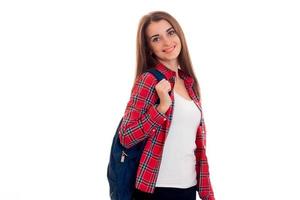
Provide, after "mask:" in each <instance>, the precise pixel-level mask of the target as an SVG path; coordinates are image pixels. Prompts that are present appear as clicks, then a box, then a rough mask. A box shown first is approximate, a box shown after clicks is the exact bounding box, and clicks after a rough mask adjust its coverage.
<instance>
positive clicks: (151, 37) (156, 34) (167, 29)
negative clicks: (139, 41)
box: [149, 27, 173, 40]
mask: <svg viewBox="0 0 300 200" xmlns="http://www.w3.org/2000/svg"><path fill="white" fill-rule="evenodd" d="M172 29H173V27H170V28H168V29H167V30H166V32H169V31H170V30H172ZM157 36H159V34H155V35H152V36H151V37H150V38H149V40H151V38H153V37H157Z"/></svg>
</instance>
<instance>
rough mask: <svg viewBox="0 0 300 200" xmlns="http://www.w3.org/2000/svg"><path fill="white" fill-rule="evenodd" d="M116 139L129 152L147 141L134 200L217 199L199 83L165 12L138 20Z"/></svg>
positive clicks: (175, 24) (178, 29)
mask: <svg viewBox="0 0 300 200" xmlns="http://www.w3.org/2000/svg"><path fill="white" fill-rule="evenodd" d="M153 67H154V68H156V69H157V70H159V71H160V72H161V73H163V74H164V76H165V77H166V78H165V79H163V80H161V81H160V82H157V80H156V78H155V77H154V76H153V75H152V74H151V73H148V72H145V71H146V70H147V69H149V68H153ZM144 72H145V73H144ZM169 92H170V94H169ZM158 98H159V100H160V103H159V104H156V101H157V99H158ZM119 137H120V141H121V143H122V145H124V146H125V147H127V148H129V147H131V146H133V145H135V144H137V143H139V142H141V141H143V140H147V142H146V146H145V148H144V151H143V154H142V156H141V160H140V163H139V166H138V171H137V176H136V182H135V188H136V189H135V193H134V199H135V200H177V199H178V200H195V199H196V191H198V193H199V196H200V198H201V199H202V200H214V199H215V198H214V193H213V189H212V186H211V183H210V178H209V168H208V162H207V158H206V150H205V148H206V147H205V144H206V130H205V124H204V119H203V113H202V109H201V101H200V89H199V84H198V81H197V78H196V76H195V74H194V71H193V68H192V64H191V60H190V57H189V52H188V48H187V44H186V41H185V37H184V34H183V31H182V29H181V27H180V25H179V24H178V22H177V21H176V20H175V19H174V17H172V16H171V15H170V14H168V13H166V12H161V11H156V12H151V13H149V14H147V15H145V16H143V17H142V19H141V20H140V23H139V27H138V32H137V66H136V79H135V81H134V85H133V88H132V90H131V96H130V100H129V102H128V104H127V107H126V110H125V114H124V117H123V121H122V124H121V126H120V129H119Z"/></svg>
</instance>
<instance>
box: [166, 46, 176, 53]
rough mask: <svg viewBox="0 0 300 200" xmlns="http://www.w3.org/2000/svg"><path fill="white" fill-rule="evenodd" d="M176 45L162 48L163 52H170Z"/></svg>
mask: <svg viewBox="0 0 300 200" xmlns="http://www.w3.org/2000/svg"><path fill="white" fill-rule="evenodd" d="M175 47H176V45H174V46H172V47H170V48H167V49H164V50H163V52H165V53H171V52H172V51H173V50H174V49H175Z"/></svg>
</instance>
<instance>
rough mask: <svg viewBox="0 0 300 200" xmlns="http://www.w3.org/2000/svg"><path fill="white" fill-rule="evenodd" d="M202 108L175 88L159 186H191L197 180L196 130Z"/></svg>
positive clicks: (160, 169) (159, 174) (157, 185)
mask: <svg viewBox="0 0 300 200" xmlns="http://www.w3.org/2000/svg"><path fill="white" fill-rule="evenodd" d="M200 120H201V112H200V110H199V108H198V107H197V106H196V104H195V103H194V101H193V100H188V99H186V98H184V97H183V96H181V95H180V94H178V93H176V91H175V90H174V110H173V117H172V121H171V125H170V129H169V132H168V135H167V137H166V141H165V145H164V149H163V155H162V161H161V165H160V168H159V173H158V178H157V181H156V187H176V188H188V187H192V186H194V185H196V184H197V180H196V169H195V165H196V158H195V154H194V151H195V149H196V143H195V140H196V133H197V128H198V125H199V123H200Z"/></svg>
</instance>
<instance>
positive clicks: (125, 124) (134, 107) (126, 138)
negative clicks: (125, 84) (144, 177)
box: [119, 72, 167, 148]
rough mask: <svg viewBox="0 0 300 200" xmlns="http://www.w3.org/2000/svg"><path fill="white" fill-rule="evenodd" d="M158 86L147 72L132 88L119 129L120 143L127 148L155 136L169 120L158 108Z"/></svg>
mask: <svg viewBox="0 0 300 200" xmlns="http://www.w3.org/2000/svg"><path fill="white" fill-rule="evenodd" d="M156 84H157V80H156V78H155V77H154V76H153V75H152V74H150V73H147V72H146V73H143V74H141V75H140V77H139V78H138V79H137V80H136V82H135V84H134V86H133V88H132V91H131V96H130V100H129V102H128V103H127V106H126V110H125V113H124V116H123V121H122V123H121V126H120V129H119V138H120V142H121V144H122V145H123V146H124V147H126V148H130V147H131V146H133V145H135V144H137V143H138V142H140V141H142V140H144V139H146V138H147V137H151V136H153V135H154V134H155V133H156V131H157V130H158V128H159V127H160V126H161V125H163V123H164V122H165V121H166V120H167V117H166V116H165V115H164V114H163V113H161V112H159V111H158V110H157V108H156V107H157V105H156V104H155V102H156V100H157V99H158V95H157V94H156V90H155V85H156Z"/></svg>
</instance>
